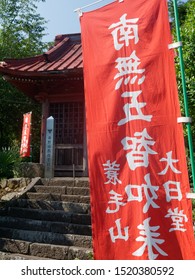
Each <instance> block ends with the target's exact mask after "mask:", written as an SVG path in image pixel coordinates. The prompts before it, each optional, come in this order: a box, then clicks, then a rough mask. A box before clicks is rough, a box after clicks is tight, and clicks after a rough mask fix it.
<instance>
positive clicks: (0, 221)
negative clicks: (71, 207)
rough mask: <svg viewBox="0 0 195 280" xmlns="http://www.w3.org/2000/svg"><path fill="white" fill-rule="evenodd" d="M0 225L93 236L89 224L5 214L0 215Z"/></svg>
mask: <svg viewBox="0 0 195 280" xmlns="http://www.w3.org/2000/svg"><path fill="white" fill-rule="evenodd" d="M0 227H7V228H14V229H23V230H32V231H40V232H41V231H45V232H52V233H62V234H79V235H88V236H91V226H89V225H80V224H71V223H63V222H58V221H56V222H54V221H53V222H49V221H39V220H32V219H24V218H15V217H6V216H4V217H0Z"/></svg>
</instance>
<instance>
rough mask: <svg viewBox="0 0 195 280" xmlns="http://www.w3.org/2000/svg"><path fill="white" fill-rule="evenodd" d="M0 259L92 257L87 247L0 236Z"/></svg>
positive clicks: (90, 250)
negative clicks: (33, 241) (31, 241)
mask: <svg viewBox="0 0 195 280" xmlns="http://www.w3.org/2000/svg"><path fill="white" fill-rule="evenodd" d="M0 251H1V252H0V260H2V259H45V260H47V259H56V260H74V259H81V260H87V259H92V257H93V251H92V249H89V248H82V247H74V246H71V247H70V246H62V245H51V244H42V243H30V242H27V241H21V240H13V239H8V238H0Z"/></svg>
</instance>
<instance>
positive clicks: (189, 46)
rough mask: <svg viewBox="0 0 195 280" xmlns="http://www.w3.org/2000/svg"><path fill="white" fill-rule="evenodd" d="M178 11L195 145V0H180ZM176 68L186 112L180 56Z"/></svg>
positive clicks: (171, 9) (170, 6)
mask: <svg viewBox="0 0 195 280" xmlns="http://www.w3.org/2000/svg"><path fill="white" fill-rule="evenodd" d="M172 2H173V1H170V3H169V9H170V14H171V18H172V21H173V24H172V28H173V34H174V36H175V41H177V38H176V31H175V23H174V11H173V5H172ZM178 11H179V20H180V31H181V39H182V44H183V59H184V65H185V77H186V86H187V95H188V107H189V112H190V116H191V117H192V120H193V122H192V126H191V128H192V134H193V135H194V137H193V142H194V145H195V122H194V120H195V65H194V57H195V1H194V0H188V1H187V2H186V1H185V2H184V1H178ZM176 70H177V79H178V89H179V94H180V100H181V107H182V110H183V113H185V112H184V102H183V92H182V81H181V71H180V66H179V57H177V59H176Z"/></svg>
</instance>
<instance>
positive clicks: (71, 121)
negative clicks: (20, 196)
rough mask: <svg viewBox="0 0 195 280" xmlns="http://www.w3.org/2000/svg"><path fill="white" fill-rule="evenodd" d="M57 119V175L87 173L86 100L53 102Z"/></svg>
mask: <svg viewBox="0 0 195 280" xmlns="http://www.w3.org/2000/svg"><path fill="white" fill-rule="evenodd" d="M49 115H50V116H52V117H53V118H54V120H55V163H54V165H55V167H54V168H55V176H73V177H74V176H85V175H87V160H86V144H85V141H86V140H85V139H86V138H85V136H86V133H85V122H84V102H82V101H80V102H65V103H51V104H50V108H49Z"/></svg>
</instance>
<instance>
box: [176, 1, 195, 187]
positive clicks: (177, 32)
mask: <svg viewBox="0 0 195 280" xmlns="http://www.w3.org/2000/svg"><path fill="white" fill-rule="evenodd" d="M173 5H174V13H175V26H176V34H177V40H178V41H179V42H181V34H180V24H179V13H178V6H177V0H173ZM178 51H179V61H180V70H181V78H182V89H183V96H184V108H185V115H186V117H187V118H189V108H188V95H187V89H186V79H185V67H184V60H183V50H182V44H180V45H179V46H178ZM186 126H187V133H188V145H189V152H190V162H191V169H192V180H193V188H194V192H195V164H194V151H193V141H192V132H191V124H190V122H186Z"/></svg>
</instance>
